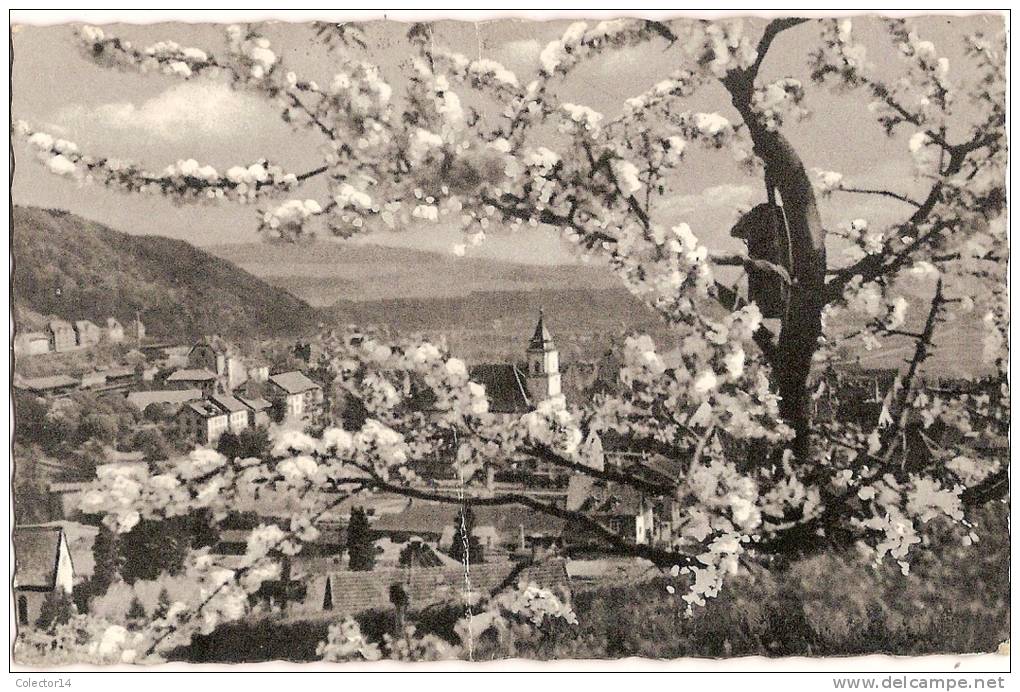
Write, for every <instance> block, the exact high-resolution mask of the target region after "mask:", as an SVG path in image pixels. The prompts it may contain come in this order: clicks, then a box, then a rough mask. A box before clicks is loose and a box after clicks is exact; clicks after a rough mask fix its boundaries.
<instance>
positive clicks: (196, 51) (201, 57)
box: [77, 24, 215, 79]
mask: <svg viewBox="0 0 1020 692" xmlns="http://www.w3.org/2000/svg"><path fill="white" fill-rule="evenodd" d="M77 38H78V40H79V42H80V43H81V46H82V48H83V49H84V51H85V52H86V53H87V54H88V55H89V57H90V58H91V59H93V60H95V61H97V62H99V63H101V64H108V65H111V66H115V67H129V68H132V69H136V70H139V71H141V72H162V73H163V74H168V75H172V76H174V77H179V78H181V79H189V78H191V77H193V76H194V75H196V74H197V73H199V72H202V71H211V70H214V69H215V63H214V61H213V60H211V59H210V57H209V55H208V53H206V51H204V50H202V49H201V48H192V47H187V46H182V45H180V44H178V43H177V42H175V41H159V42H157V43H154V44H152V45H150V46H146V47H144V48H141V49H137V48H135V47H134V46H132V45H131V42H130V41H123V40H121V39H118V38H115V37H108V36H107V35H106V32H104V31H103V30H102V29H101V28H100V27H98V26H90V25H87V24H86V25H83V26H81V27H79V28H78V31H77Z"/></svg>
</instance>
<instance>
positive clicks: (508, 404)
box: [469, 363, 532, 413]
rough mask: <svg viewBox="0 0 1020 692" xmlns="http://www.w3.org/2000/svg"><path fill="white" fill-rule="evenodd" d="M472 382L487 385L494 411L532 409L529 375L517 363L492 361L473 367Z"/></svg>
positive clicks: (520, 411)
mask: <svg viewBox="0 0 1020 692" xmlns="http://www.w3.org/2000/svg"><path fill="white" fill-rule="evenodd" d="M469 377H470V378H471V381H472V382H477V383H478V384H480V385H484V386H485V395H486V396H487V397H488V399H489V410H490V411H492V412H493V413H527V412H528V411H531V410H532V405H531V400H530V398H529V397H528V388H527V384H526V383H527V376H526V375H525V374H524V373H523V372H521V369H520V368H518V367H517V366H516V365H513V364H508V363H491V364H485V365H476V366H475V367H473V368H471V370H470V375H469Z"/></svg>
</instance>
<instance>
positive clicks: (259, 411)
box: [237, 396, 273, 428]
mask: <svg viewBox="0 0 1020 692" xmlns="http://www.w3.org/2000/svg"><path fill="white" fill-rule="evenodd" d="M237 399H238V400H239V401H240V402H241V403H242V404H244V406H245V408H246V409H248V425H250V426H251V427H253V428H257V427H259V426H267V425H269V409H271V408H272V407H273V404H272V402H270V401H267V400H266V399H258V398H255V399H248V398H246V397H243V396H239V397H237Z"/></svg>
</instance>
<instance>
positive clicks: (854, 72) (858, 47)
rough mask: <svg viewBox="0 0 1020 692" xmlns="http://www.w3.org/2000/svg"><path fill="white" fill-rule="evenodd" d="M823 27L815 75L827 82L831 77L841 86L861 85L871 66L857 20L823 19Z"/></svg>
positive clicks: (816, 78)
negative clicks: (857, 33) (856, 32)
mask: <svg viewBox="0 0 1020 692" xmlns="http://www.w3.org/2000/svg"><path fill="white" fill-rule="evenodd" d="M820 26H821V39H822V46H821V47H820V48H819V49H818V50H817V51H816V52H815V53H813V54H812V59H813V63H814V64H813V67H814V71H813V73H812V77H813V78H814V79H815V80H816V81H823V80H825V79H828V78H829V77H830V76H831V77H834V81H835V83H836V84H837V85H838V86H840V87H845V88H853V87H857V86H859V85H860V84H861V83H862V81H863V79H864V75H865V72H866V70H867V69H868V68H869V65H868V63H867V55H868V52H867V48H866V47H865V46H864V44H863V43H860V42H858V41H857V40H856V39H855V37H854V33H853V20H852V19H850V18H845V19H828V20H822V21H821V23H820Z"/></svg>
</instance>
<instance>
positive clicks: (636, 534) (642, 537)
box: [564, 474, 656, 545]
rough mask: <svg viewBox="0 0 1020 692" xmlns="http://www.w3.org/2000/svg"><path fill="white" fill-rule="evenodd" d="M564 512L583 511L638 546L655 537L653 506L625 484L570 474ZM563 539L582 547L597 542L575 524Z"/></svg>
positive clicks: (647, 499)
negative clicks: (565, 510)
mask: <svg viewBox="0 0 1020 692" xmlns="http://www.w3.org/2000/svg"><path fill="white" fill-rule="evenodd" d="M567 510H568V511H571V512H583V513H584V514H586V515H588V516H589V517H591V518H592V519H595V520H596V521H597V522H598V523H599V524H601V525H602V526H604V527H605V528H607V529H609V530H610V531H612V532H613V533H615V534H618V535H619V536H622V537H623V538H625V539H627V540H629V541H633V542H634V543H637V544H638V545H646V544H650V543H651V542H652V541H653V539H654V538H655V528H656V523H655V504H654V502H653V501H652V500H651V499H649V498H645V497H644V496H643V495H642V494H641V492H640V491H638V490H637V489H636V488H633V487H631V486H629V485H624V484H622V483H612V482H609V481H601V480H598V479H595V478H592V477H591V476H587V475H584V474H574V475H572V476H571V477H570V480H569V484H568V486H567ZM564 538H565V540H567V541H568V542H571V543H577V544H582V545H583V544H587V543H599V542H600V541H601V539H600V537H598V536H597V535H595V534H593V533H592V532H591V531H590V530H588V529H586V528H585V527H583V526H579V525H576V524H572V525H568V526H567V527H566V528H565V529H564Z"/></svg>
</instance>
